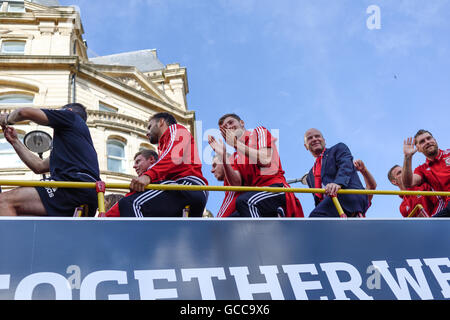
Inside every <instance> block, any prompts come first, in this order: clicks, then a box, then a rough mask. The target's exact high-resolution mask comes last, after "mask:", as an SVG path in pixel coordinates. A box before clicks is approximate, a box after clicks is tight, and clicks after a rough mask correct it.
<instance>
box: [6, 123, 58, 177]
mask: <svg viewBox="0 0 450 320" xmlns="http://www.w3.org/2000/svg"><path fill="white" fill-rule="evenodd" d="M3 133H4V135H5V138H6V140H7V141H8V142H9V143H10V144H11V145H12V147H13V148H14V150H15V151H16V153H17V155H18V156H19V158H20V159H21V160H22V161H23V163H25V165H26V166H27V167H28V168H30V169H31V170H32V171H33V172H34V173H36V174H41V173H46V172H49V170H50V158H46V159H44V160H42V159H41V158H39V157H38V156H37V155H36V154H34V153H33V152H31V151H30V150H28V148H27V147H26V146H25V145H24V144H23V143H22V142H21V141H20V140H19V139H18V137H17V132H16V130H15V129H14V128H13V127H3Z"/></svg>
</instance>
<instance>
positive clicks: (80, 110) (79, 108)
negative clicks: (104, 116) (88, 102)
mask: <svg viewBox="0 0 450 320" xmlns="http://www.w3.org/2000/svg"><path fill="white" fill-rule="evenodd" d="M62 108H63V109H69V108H70V109H72V111H73V112H75V113H76V114H78V115H79V116H80V117H81V119H83V120H84V122H86V121H87V113H86V107H85V106H83V105H82V104H81V103H69V104H66V105H65V106H63V107H62Z"/></svg>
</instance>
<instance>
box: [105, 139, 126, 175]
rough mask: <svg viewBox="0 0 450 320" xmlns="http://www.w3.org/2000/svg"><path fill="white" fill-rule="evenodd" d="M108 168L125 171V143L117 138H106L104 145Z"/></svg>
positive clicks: (114, 170) (120, 171)
mask: <svg viewBox="0 0 450 320" xmlns="http://www.w3.org/2000/svg"><path fill="white" fill-rule="evenodd" d="M106 153H107V158H108V170H109V171H113V172H119V173H125V171H126V165H125V163H126V159H125V143H124V142H122V141H120V140H117V139H108V142H107V146H106Z"/></svg>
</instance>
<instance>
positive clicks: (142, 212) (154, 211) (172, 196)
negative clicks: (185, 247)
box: [119, 176, 208, 217]
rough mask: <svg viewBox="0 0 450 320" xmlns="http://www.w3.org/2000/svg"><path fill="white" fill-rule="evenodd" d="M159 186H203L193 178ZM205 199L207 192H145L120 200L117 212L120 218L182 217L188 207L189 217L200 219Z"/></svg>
mask: <svg viewBox="0 0 450 320" xmlns="http://www.w3.org/2000/svg"><path fill="white" fill-rule="evenodd" d="M160 184H179V185H205V184H204V183H203V181H202V180H201V179H199V178H197V177H193V176H189V177H184V178H181V179H178V180H176V181H162V182H160ZM207 199H208V192H207V191H184V190H183V191H181V190H146V191H144V192H137V193H134V194H132V195H130V196H128V197H124V198H122V199H120V201H119V211H120V216H121V217H182V216H183V209H184V208H185V207H186V206H189V217H202V215H203V211H204V210H205V206H206V201H207Z"/></svg>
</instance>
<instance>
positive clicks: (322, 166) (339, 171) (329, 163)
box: [304, 128, 369, 218]
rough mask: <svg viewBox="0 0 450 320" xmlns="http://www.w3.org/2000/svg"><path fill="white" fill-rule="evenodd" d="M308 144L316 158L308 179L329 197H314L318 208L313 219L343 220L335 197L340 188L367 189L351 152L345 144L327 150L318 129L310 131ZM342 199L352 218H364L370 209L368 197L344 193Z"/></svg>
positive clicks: (307, 139)
mask: <svg viewBox="0 0 450 320" xmlns="http://www.w3.org/2000/svg"><path fill="white" fill-rule="evenodd" d="M304 141H305V148H306V150H309V151H310V152H311V154H312V155H313V156H314V158H316V161H315V163H314V166H313V168H312V169H311V170H310V171H309V173H308V176H307V181H308V186H309V187H310V188H324V189H325V194H323V193H316V194H314V195H313V196H314V201H315V205H316V207H315V208H314V210H313V211H312V212H311V214H310V215H309V217H311V218H314V217H339V213H338V212H337V209H336V207H335V206H334V204H333V201H332V199H331V197H333V196H337V193H338V191H339V190H340V189H361V190H364V187H363V185H362V183H361V180H360V179H359V177H358V173H357V170H356V168H355V166H354V164H353V156H352V154H351V152H350V149H349V148H348V147H347V146H346V145H345V144H344V143H338V144H336V145H334V146H332V147H331V148H325V139H324V138H323V136H322V133H321V132H320V131H319V130H317V129H314V128H312V129H309V130H307V131H306V133H305V136H304ZM338 200H339V202H340V204H341V206H342V209H343V210H344V212H345V214H346V215H347V216H348V217H355V216H358V214H362V215H364V213H365V212H366V210H367V209H368V206H369V201H368V196H367V195H356V194H340V195H339V196H338Z"/></svg>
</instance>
